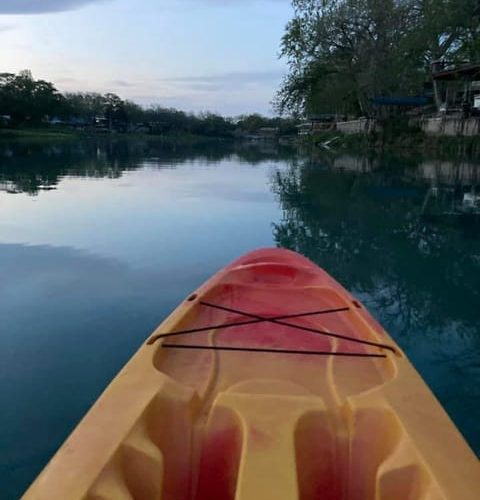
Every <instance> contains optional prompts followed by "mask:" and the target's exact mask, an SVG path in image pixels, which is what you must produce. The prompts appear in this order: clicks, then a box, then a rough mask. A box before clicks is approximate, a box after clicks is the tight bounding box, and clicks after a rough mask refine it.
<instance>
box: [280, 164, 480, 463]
mask: <svg viewBox="0 0 480 500" xmlns="http://www.w3.org/2000/svg"><path fill="white" fill-rule="evenodd" d="M391 165H392V161H391V160H389V161H386V160H385V159H377V160H375V161H365V159H360V160H358V161H356V160H355V159H352V158H347V159H346V160H345V159H343V160H342V158H336V159H334V160H333V161H332V160H330V161H324V162H323V165H322V163H318V162H317V163H315V162H313V163H312V162H311V161H309V162H306V163H302V162H297V163H296V164H290V165H289V166H288V167H287V168H286V169H276V170H275V172H274V173H273V174H272V178H271V184H272V189H273V191H274V193H275V194H276V196H277V197H278V200H279V202H280V205H281V208H282V211H283V216H282V220H281V222H280V223H278V224H274V228H273V231H274V238H275V241H276V242H277V244H278V245H279V246H282V247H286V248H290V249H293V250H296V251H298V252H300V253H302V254H304V255H306V256H307V257H309V258H310V259H312V260H313V261H314V262H316V263H318V264H319V265H321V266H322V267H324V268H325V269H326V270H327V271H328V272H329V273H331V274H332V275H333V276H334V277H335V278H336V279H338V280H339V281H340V282H341V283H342V284H344V286H346V287H347V288H349V289H350V290H351V291H352V292H353V293H354V294H356V295H357V296H359V297H360V298H361V299H362V300H363V301H364V302H365V303H366V305H367V306H368V307H369V308H370V310H371V311H372V312H373V314H374V315H375V316H376V317H377V318H378V319H379V320H380V322H381V323H382V324H383V325H384V326H385V327H386V328H387V329H388V330H389V331H390V332H391V333H392V335H393V336H394V337H395V338H396V339H397V340H398V342H399V343H400V345H401V346H402V347H403V348H404V349H405V350H406V352H407V354H408V355H409V356H410V357H411V359H412V360H413V362H414V363H415V364H416V366H417V367H418V368H419V370H420V371H421V372H422V374H423V375H424V377H425V378H426V379H427V382H428V383H429V384H430V386H431V387H432V389H433V390H434V392H436V394H437V396H438V397H439V398H440V400H441V401H442V403H443V404H444V405H445V406H446V408H447V410H448V411H449V412H450V414H451V415H452V416H453V417H454V418H455V420H456V421H457V423H458V424H460V426H461V427H462V430H463V431H464V432H465V434H466V436H467V438H468V439H469V441H470V443H471V445H472V446H473V447H474V448H475V449H476V451H477V453H478V452H480V436H479V433H478V427H477V423H478V420H479V418H480V327H479V304H480V224H479V220H478V215H477V214H475V213H469V214H465V217H464V216H462V215H461V214H453V215H452V212H451V210H450V208H449V207H451V200H450V198H452V196H455V193H457V194H458V193H460V195H461V194H462V193H463V192H464V191H468V192H472V191H473V192H474V191H475V185H474V184H472V182H474V181H475V179H474V178H473V180H472V177H471V176H470V177H468V176H467V178H465V177H464V178H462V176H461V175H460V176H459V175H458V164H457V165H455V164H453V163H451V168H450V170H449V169H447V168H446V165H445V162H442V164H441V166H442V168H443V174H448V175H440V174H441V173H442V172H438V171H437V172H436V173H437V175H433V174H432V172H431V171H430V170H431V169H430V170H429V168H427V167H429V165H430V167H431V164H429V163H427V162H425V161H421V162H417V164H416V165H415V164H413V165H412V164H410V165H409V166H408V167H406V168H399V165H395V168H394V169H393V170H392V168H391ZM434 166H435V164H434ZM455 169H456V170H455ZM433 171H434V172H435V168H433ZM425 172H430V174H431V175H425ZM432 187H433V188H434V189H436V193H437V194H436V195H435V196H436V201H435V203H434V204H433V207H434V211H433V212H430V211H429V210H430V209H431V204H430V203H427V204H426V203H425V200H426V199H427V195H428V193H429V191H430V190H431V189H432ZM439 193H440V194H441V195H442V196H443V198H442V196H439ZM452 193H453V194H452ZM444 198H445V199H446V200H447V202H442V200H443V199H444ZM457 198H458V196H457ZM442 203H444V206H442ZM459 380H460V381H462V383H461V384H459V383H458V382H459ZM454 381H455V382H454Z"/></svg>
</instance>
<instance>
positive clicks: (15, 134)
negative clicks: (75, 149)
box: [0, 128, 77, 140]
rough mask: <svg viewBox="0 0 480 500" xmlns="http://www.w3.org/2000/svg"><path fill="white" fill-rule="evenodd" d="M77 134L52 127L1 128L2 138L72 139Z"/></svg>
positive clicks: (0, 134) (0, 135)
mask: <svg viewBox="0 0 480 500" xmlns="http://www.w3.org/2000/svg"><path fill="white" fill-rule="evenodd" d="M76 136H77V134H76V133H75V132H73V131H70V130H52V129H45V128H39V129H31V128H25V129H20V128H10V129H7V128H4V129H0V139H26V140H48V139H52V140H62V139H72V138H74V137H76Z"/></svg>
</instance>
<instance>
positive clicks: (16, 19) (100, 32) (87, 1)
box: [0, 0, 292, 116]
mask: <svg viewBox="0 0 480 500" xmlns="http://www.w3.org/2000/svg"><path fill="white" fill-rule="evenodd" d="M291 16H292V8H291V6H290V0H0V72H18V71H20V70H22V69H30V70H31V71H32V73H33V76H34V77H35V78H41V79H45V80H48V81H52V82H54V83H55V85H56V87H57V88H58V89H59V90H60V91H62V92H75V91H95V92H115V93H117V94H118V95H119V96H120V97H122V98H124V99H130V100H133V101H135V102H137V103H139V104H142V105H147V106H148V105H151V104H158V105H162V106H166V107H175V108H178V109H182V110H185V111H195V112H201V111H207V110H208V111H213V112H217V113H221V114H223V115H228V116H236V115H239V114H243V113H252V112H260V113H263V114H272V108H271V101H272V98H273V96H274V93H275V90H276V89H277V88H278V86H279V84H280V82H281V80H282V76H283V75H284V74H285V73H286V66H285V62H284V61H282V60H279V59H278V53H279V46H280V40H281V37H282V34H283V31H284V28H285V25H286V23H287V22H288V20H289V19H290V18H291Z"/></svg>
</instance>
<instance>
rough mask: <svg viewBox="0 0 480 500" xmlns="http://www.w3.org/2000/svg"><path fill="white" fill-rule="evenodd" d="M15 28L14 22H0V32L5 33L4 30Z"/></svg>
mask: <svg viewBox="0 0 480 500" xmlns="http://www.w3.org/2000/svg"><path fill="white" fill-rule="evenodd" d="M13 29H15V25H14V24H0V33H5V32H6V31H11V30H13Z"/></svg>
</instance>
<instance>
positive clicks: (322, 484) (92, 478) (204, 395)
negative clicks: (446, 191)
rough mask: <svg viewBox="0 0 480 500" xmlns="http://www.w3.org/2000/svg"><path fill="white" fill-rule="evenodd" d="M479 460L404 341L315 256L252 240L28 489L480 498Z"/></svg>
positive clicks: (93, 495)
mask: <svg viewBox="0 0 480 500" xmlns="http://www.w3.org/2000/svg"><path fill="white" fill-rule="evenodd" d="M479 491H480V468H479V465H478V461H477V458H476V457H475V455H474V454H473V452H472V451H471V450H470V448H469V447H468V445H467V444H466V443H465V441H464V440H463V438H462V436H461V435H460V433H459V432H458V430H457V429H456V428H455V426H454V424H453V423H452V422H451V420H450V419H449V417H448V416H447V414H446V413H445V411H444V410H443V408H442V407H441V405H440V404H439V403H438V401H437V400H436V399H435V397H434V396H433V394H432V393H431V391H430V390H429V389H428V387H427V386H426V384H425V383H424V382H423V380H422V379H421V377H420V376H419V375H418V373H417V372H416V371H415V369H414V368H413V367H412V365H411V364H410V362H409V361H408V359H407V358H406V356H405V354H404V353H403V352H402V351H401V349H400V348H399V346H397V345H396V344H395V342H394V341H393V340H392V339H391V338H390V336H389V335H388V334H387V333H386V332H385V331H384V330H383V329H382V327H381V326H380V325H379V324H378V323H377V322H376V321H375V320H374V319H373V318H372V317H371V315H370V314H369V313H368V311H367V310H366V309H365V307H364V306H363V305H362V304H361V303H360V302H359V301H358V300H357V299H355V298H354V297H353V296H352V295H351V294H350V293H349V292H347V291H346V290H345V289H344V288H343V287H342V286H341V285H339V284H338V283H337V282H336V281H335V280H334V279H333V278H331V277H330V276H329V275H328V274H327V273H326V272H325V271H323V270H321V269H320V268H318V267H317V266H315V265H314V264H313V263H311V262H310V261H308V260H307V259H305V258H304V257H302V256H300V255H298V254H295V253H294V252H290V251H287V250H280V249H262V250H257V251H255V252H251V253H249V254H247V255H245V256H244V257H242V258H240V259H238V260H237V261H235V262H233V263H232V264H230V265H229V266H227V267H226V268H224V269H223V270H221V271H220V272H219V273H217V274H216V275H215V276H213V277H212V278H211V279H210V280H209V281H207V282H206V283H205V284H204V285H203V286H201V287H200V288H199V289H198V290H197V291H196V292H195V293H194V294H192V295H191V296H189V297H188V298H187V299H186V300H185V301H184V302H183V303H181V304H180V305H179V306H178V308H177V309H176V310H175V311H174V312H173V313H172V314H171V315H170V316H169V317H168V318H167V319H166V320H165V321H164V322H163V323H162V324H161V325H160V326H159V327H158V328H157V330H156V331H155V332H154V333H153V334H152V335H151V336H150V337H149V339H148V340H147V342H146V343H145V344H144V345H143V346H142V347H141V348H140V349H139V351H138V352H137V353H136V354H135V355H134V356H133V358H132V359H131V360H130V362H129V363H128V364H127V365H126V366H125V367H124V368H123V369H122V370H121V372H120V373H119V374H118V376H117V377H116V378H115V379H114V380H113V381H112V383H111V384H110V386H109V387H108V388H107V389H106V390H105V392H104V393H103V394H102V396H101V397H100V398H99V400H98V401H97V402H96V403H95V405H94V406H93V407H92V409H91V410H90V411H89V413H88V414H87V415H86V416H85V417H84V419H83V420H82V422H81V423H80V424H79V426H78V427H77V428H76V429H75V430H74V432H73V433H72V435H71V436H70V437H69V438H68V439H67V441H66V442H65V444H64V445H63V446H62V447H61V448H60V450H59V451H58V452H57V454H56V455H55V456H54V457H53V459H52V460H51V462H50V463H49V464H48V466H47V467H46V468H45V470H44V471H43V472H42V473H41V474H40V476H39V477H38V478H37V479H36V481H35V482H34V483H33V485H32V486H31V487H30V489H29V490H28V491H27V492H26V494H25V496H24V498H25V499H29V500H30V499H36V500H40V499H42V500H43V499H45V500H47V499H48V500H51V499H62V500H63V499H70V498H71V499H89V500H94V499H95V500H100V499H105V500H106V499H123V498H125V499H130V498H135V499H162V500H165V499H167V500H173V499H175V500H182V499H185V500H187V499H189V500H190V499H196V500H215V499H224V500H230V499H231V500H234V499H235V500H254V499H265V500H270V499H271V500H283V499H285V500H287V499H288V500H290V499H294V500H295V499H298V500H316V499H329V500H334V499H335V500H336V499H349V500H350V499H351V500H355V499H358V500H367V499H385V500H387V499H388V500H396V499H398V500H405V499H437V498H438V499H459V500H460V499H461V500H469V499H471V500H473V499H474V498H478V492H479Z"/></svg>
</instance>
